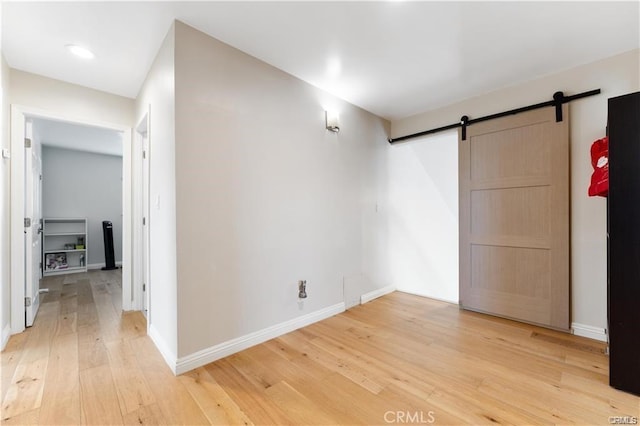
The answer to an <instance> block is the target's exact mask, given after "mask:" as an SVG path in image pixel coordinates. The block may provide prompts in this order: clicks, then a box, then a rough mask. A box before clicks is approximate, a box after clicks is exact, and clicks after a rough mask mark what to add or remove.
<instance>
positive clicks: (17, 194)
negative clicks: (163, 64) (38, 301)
mask: <svg viewBox="0 0 640 426" xmlns="http://www.w3.org/2000/svg"><path fill="white" fill-rule="evenodd" d="M27 116H29V117H34V118H44V119H49V120H58V121H65V122H68V123H71V124H79V125H85V126H96V127H102V128H106V129H110V130H116V131H119V132H122V217H123V220H122V224H123V226H122V310H123V311H129V310H132V309H133V305H134V304H133V289H132V274H131V273H132V270H133V265H134V264H133V260H134V259H133V257H132V251H133V250H132V242H133V240H132V232H131V231H132V229H131V228H132V226H131V225H132V209H131V204H132V182H131V176H132V169H131V168H132V162H131V150H132V143H131V141H132V128H131V127H128V126H123V125H121V124H114V123H110V122H104V121H98V120H87V119H84V118H80V117H73V116H67V115H60V114H56V113H55V112H51V111H49V110H43V109H39V108H33V107H29V106H24V105H18V104H11V106H10V149H11V165H10V172H9V173H10V175H9V176H10V183H9V187H10V189H9V192H10V195H9V196H10V209H9V227H10V230H9V238H10V243H9V244H10V245H9V247H10V253H9V256H10V272H9V273H10V279H9V280H10V286H11V304H10V306H11V312H10V314H11V315H10V318H11V334H12V335H13V334H18V333H21V332H23V331H24V330H25V328H26V327H25V316H24V315H25V313H24V297H25V296H24V294H25V290H24V285H25V283H24V280H25V271H24V267H25V262H26V259H25V243H24V192H25V187H24V179H23V176H24V138H25V132H24V126H25V121H26V117H27Z"/></svg>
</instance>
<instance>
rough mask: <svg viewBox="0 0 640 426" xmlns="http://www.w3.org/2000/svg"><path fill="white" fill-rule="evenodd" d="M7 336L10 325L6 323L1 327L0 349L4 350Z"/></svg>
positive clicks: (9, 333) (9, 332) (9, 331)
mask: <svg viewBox="0 0 640 426" xmlns="http://www.w3.org/2000/svg"><path fill="white" fill-rule="evenodd" d="M9 337H11V325H10V324H8V323H7V325H5V326H4V328H3V329H2V341H1V342H0V351H4V348H5V347H6V346H7V342H9Z"/></svg>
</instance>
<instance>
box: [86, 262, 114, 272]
mask: <svg viewBox="0 0 640 426" xmlns="http://www.w3.org/2000/svg"><path fill="white" fill-rule="evenodd" d="M103 266H104V263H88V264H87V269H88V270H93V269H102V267H103ZM116 266H117V267H118V268H122V262H121V261H119V262H116Z"/></svg>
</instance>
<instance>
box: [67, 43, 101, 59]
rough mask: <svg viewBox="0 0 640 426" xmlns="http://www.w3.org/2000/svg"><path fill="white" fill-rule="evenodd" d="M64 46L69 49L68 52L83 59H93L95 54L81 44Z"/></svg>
mask: <svg viewBox="0 0 640 426" xmlns="http://www.w3.org/2000/svg"><path fill="white" fill-rule="evenodd" d="M66 47H67V49H69V52H71V53H73V54H74V55H76V56H79V57H81V58H83V59H93V58H94V57H95V56H96V55H94V54H93V52H92V51H90V50H89V49H87V48H85V47H82V46H78V45H76V44H67V46H66Z"/></svg>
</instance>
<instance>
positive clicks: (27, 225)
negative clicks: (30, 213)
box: [24, 217, 31, 228]
mask: <svg viewBox="0 0 640 426" xmlns="http://www.w3.org/2000/svg"><path fill="white" fill-rule="evenodd" d="M24 227H25V228H30V227H31V218H30V217H25V218H24Z"/></svg>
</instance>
